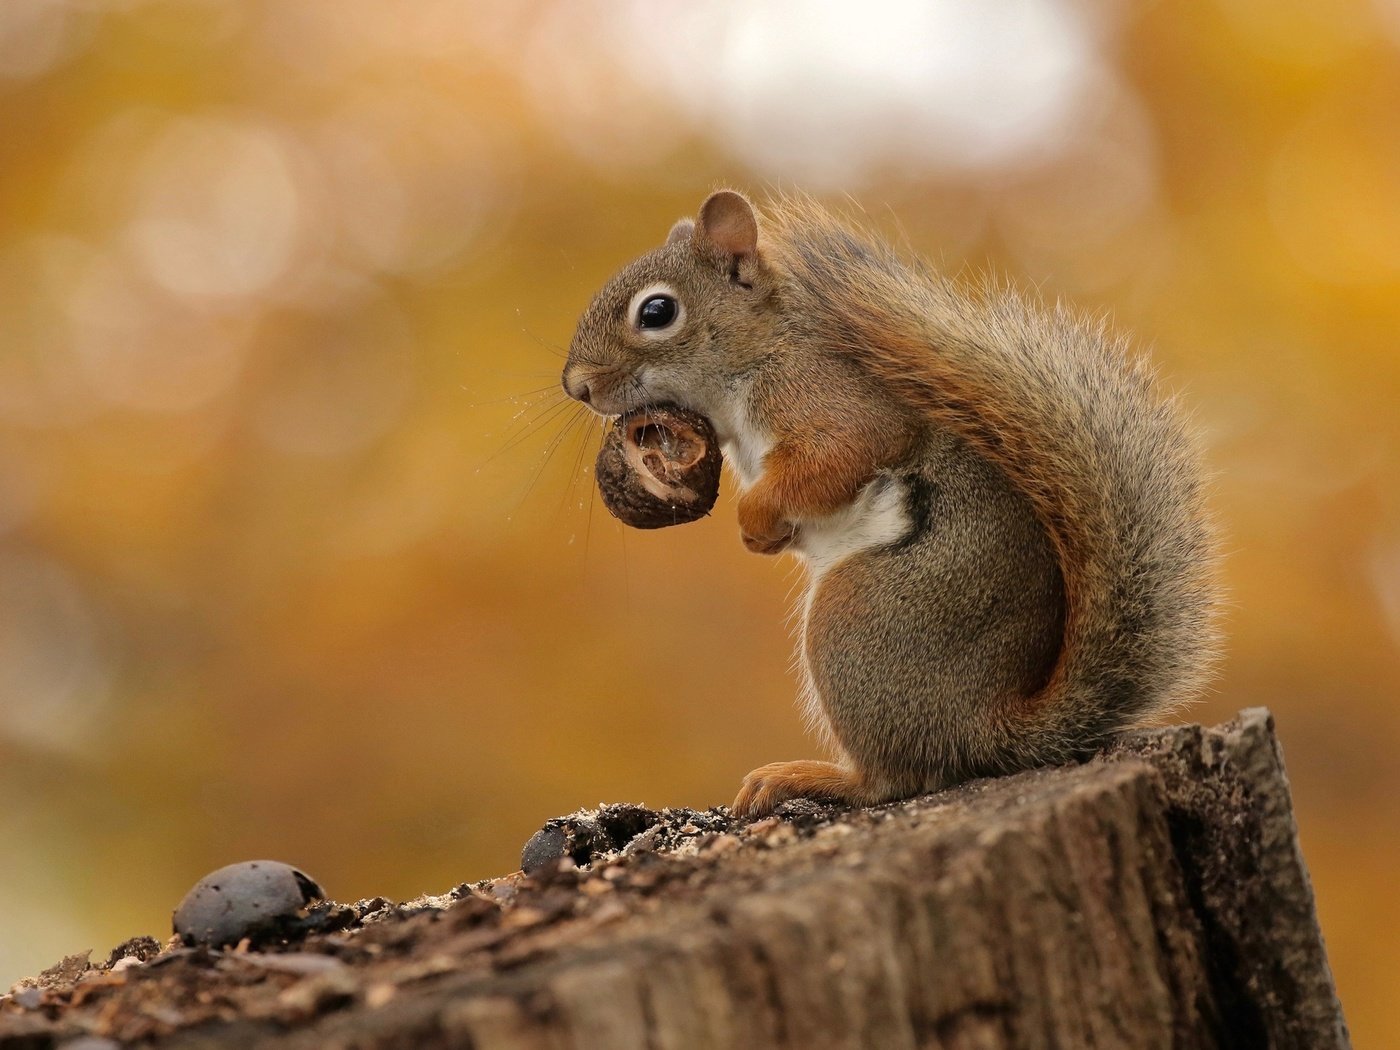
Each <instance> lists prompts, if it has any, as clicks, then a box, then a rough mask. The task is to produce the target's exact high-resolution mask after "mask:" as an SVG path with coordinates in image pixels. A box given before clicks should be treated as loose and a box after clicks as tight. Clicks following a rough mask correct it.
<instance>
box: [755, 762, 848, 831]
mask: <svg viewBox="0 0 1400 1050" xmlns="http://www.w3.org/2000/svg"><path fill="white" fill-rule="evenodd" d="M864 795H865V792H864V790H863V786H862V783H861V780H860V778H859V777H858V776H857V775H856V774H855V773H853V772H852V771H851V770H849V769H843V768H842V767H841V766H838V765H836V763H834V762H770V763H769V764H768V765H766V766H759V767H758V768H757V769H755V770H754V771H753V772H752V773H750V774H749V775H748V776H746V777H745V778H744V783H743V785H742V786H741V787H740V788H739V796H738V798H736V799H735V800H734V804H733V805H732V806H730V807H729V808H730V809H732V810H733V811H734V813H735V815H736V816H740V817H761V816H764V815H765V814H768V813H772V812H773V810H775V809H777V808H778V807H779V806H780V805H782V804H783V803H784V802H786V801H787V800H788V799H790V798H813V799H826V800H828V801H836V802H849V803H852V804H855V805H860V804H862V803H863V802H864V801H865V799H864Z"/></svg>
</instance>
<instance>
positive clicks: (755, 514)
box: [739, 493, 797, 554]
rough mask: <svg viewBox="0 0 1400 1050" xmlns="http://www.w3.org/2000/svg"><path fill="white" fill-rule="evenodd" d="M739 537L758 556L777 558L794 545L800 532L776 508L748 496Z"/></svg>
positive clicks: (743, 500)
mask: <svg viewBox="0 0 1400 1050" xmlns="http://www.w3.org/2000/svg"><path fill="white" fill-rule="evenodd" d="M739 534H740V535H741V536H743V538H744V546H745V547H747V548H748V549H749V550H751V551H753V552H754V553H755V554H777V553H778V552H779V551H783V550H786V549H787V548H788V547H789V546H790V545H791V543H792V541H793V539H794V538H796V536H797V528H796V526H794V525H793V523H792V522H790V521H785V520H784V519H783V516H782V514H781V513H780V512H779V510H778V508H777V506H776V505H774V504H773V503H771V502H770V501H768V500H765V499H762V498H759V497H758V496H756V495H755V494H754V493H746V494H745V495H744V496H743V497H742V498H741V499H740V500H739Z"/></svg>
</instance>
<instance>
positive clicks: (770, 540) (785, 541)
mask: <svg viewBox="0 0 1400 1050" xmlns="http://www.w3.org/2000/svg"><path fill="white" fill-rule="evenodd" d="M783 525H784V528H783V530H782V531H781V532H779V533H777V534H775V535H766V536H757V535H753V534H751V533H749V532H742V535H743V537H744V546H745V547H747V548H748V549H749V550H751V551H753V552H754V553H755V554H781V553H782V552H783V551H785V550H787V549H788V547H790V546H792V541H793V540H794V539H796V538H797V530H796V529H794V528H793V527H792V526H791V525H788V524H787V523H786V522H784V523H783Z"/></svg>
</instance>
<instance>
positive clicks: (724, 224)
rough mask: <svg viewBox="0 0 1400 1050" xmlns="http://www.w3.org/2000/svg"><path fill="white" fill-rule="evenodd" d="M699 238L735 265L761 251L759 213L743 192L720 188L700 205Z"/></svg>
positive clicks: (703, 243)
mask: <svg viewBox="0 0 1400 1050" xmlns="http://www.w3.org/2000/svg"><path fill="white" fill-rule="evenodd" d="M695 242H696V244H697V245H698V246H700V247H701V248H703V249H707V250H708V251H709V252H710V253H711V254H712V255H716V256H718V257H719V258H721V259H726V260H728V261H729V264H730V266H731V267H732V268H735V269H737V268H738V266H739V265H740V264H741V263H745V262H751V261H753V259H754V258H755V257H756V256H757V255H758V217H757V216H756V215H754V212H753V205H752V204H750V203H749V202H748V199H747V198H746V197H745V196H744V195H743V194H742V193H735V192H734V191H733V190H719V191H717V192H715V193H712V194H710V196H709V197H707V198H706V200H705V203H704V204H702V205H700V221H699V223H698V224H697V225H696V227H695Z"/></svg>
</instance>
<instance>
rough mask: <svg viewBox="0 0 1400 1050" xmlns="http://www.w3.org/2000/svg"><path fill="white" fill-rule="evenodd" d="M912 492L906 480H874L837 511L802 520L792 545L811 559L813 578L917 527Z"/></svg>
mask: <svg viewBox="0 0 1400 1050" xmlns="http://www.w3.org/2000/svg"><path fill="white" fill-rule="evenodd" d="M908 495H909V492H908V486H906V485H905V484H904V483H903V482H899V481H891V480H888V479H885V480H883V481H873V482H871V483H870V484H868V485H866V486H865V488H863V489H861V491H860V494H859V495H858V496H856V498H855V499H854V500H852V501H851V502H850V503H848V504H847V505H846V506H844V507H842V508H841V509H840V510H838V511H837V512H836V513H835V514H829V515H827V516H826V517H824V518H817V519H813V520H808V521H803V522H801V523H800V524H799V527H798V532H797V542H796V543H794V544H793V548H792V549H793V550H795V551H796V552H797V553H798V554H800V555H802V557H803V559H804V560H805V561H806V562H807V571H808V573H809V574H810V576H811V582H812V583H813V584H815V583H816V582H817V580H819V579H820V578H821V576H822V575H823V574H824V573H825V572H826V571H827V570H828V569H830V568H831V567H832V566H834V565H836V564H837V563H838V562H840V561H841V560H842V559H843V558H847V557H849V556H850V555H852V554H855V553H857V552H859V551H863V550H868V549H869V548H871V547H883V546H885V545H887V544H890V543H896V542H898V541H899V540H900V539H901V538H902V537H903V536H905V535H906V534H907V533H908V532H909V530H910V528H912V527H913V522H912V521H911V520H910V518H909V509H908V506H909V504H908Z"/></svg>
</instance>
